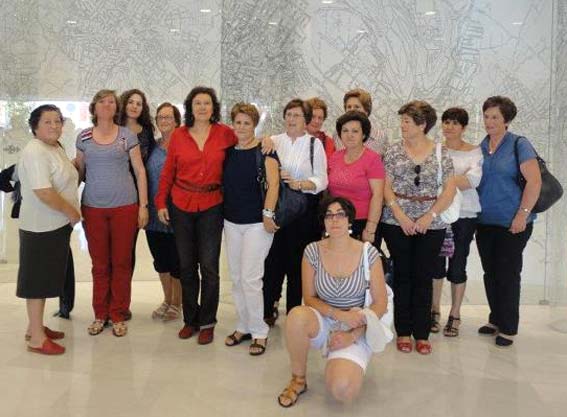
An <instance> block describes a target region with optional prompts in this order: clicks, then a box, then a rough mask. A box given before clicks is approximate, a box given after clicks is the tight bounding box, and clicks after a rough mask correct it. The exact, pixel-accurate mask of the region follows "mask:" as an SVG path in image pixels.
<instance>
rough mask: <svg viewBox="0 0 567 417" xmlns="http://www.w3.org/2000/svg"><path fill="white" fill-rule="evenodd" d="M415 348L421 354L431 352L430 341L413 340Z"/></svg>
mask: <svg viewBox="0 0 567 417" xmlns="http://www.w3.org/2000/svg"><path fill="white" fill-rule="evenodd" d="M415 350H416V351H417V353H419V354H421V355H429V354H431V343H429V341H428V340H418V341H416V342H415Z"/></svg>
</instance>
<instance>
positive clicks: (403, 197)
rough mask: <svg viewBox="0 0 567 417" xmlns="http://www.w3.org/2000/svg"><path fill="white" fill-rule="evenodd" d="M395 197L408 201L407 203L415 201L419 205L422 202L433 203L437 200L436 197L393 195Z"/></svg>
mask: <svg viewBox="0 0 567 417" xmlns="http://www.w3.org/2000/svg"><path fill="white" fill-rule="evenodd" d="M395 194H396V197H398V198H399V199H402V200H409V201H417V202H419V203H423V202H424V201H433V200H437V196H428V195H404V194H398V193H395Z"/></svg>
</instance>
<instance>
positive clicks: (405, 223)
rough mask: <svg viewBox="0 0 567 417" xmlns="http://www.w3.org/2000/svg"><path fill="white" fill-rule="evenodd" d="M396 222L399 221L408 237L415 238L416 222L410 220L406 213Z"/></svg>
mask: <svg viewBox="0 0 567 417" xmlns="http://www.w3.org/2000/svg"><path fill="white" fill-rule="evenodd" d="M396 220H397V221H398V223H399V224H400V227H401V228H402V230H403V232H404V234H405V235H406V236H413V235H415V234H416V231H415V227H416V225H415V222H414V221H413V220H412V219H410V218H409V217H408V216H407V215H406V214H405V213H403V212H402V213H401V214H400V215H399V216H398V217H397V218H396Z"/></svg>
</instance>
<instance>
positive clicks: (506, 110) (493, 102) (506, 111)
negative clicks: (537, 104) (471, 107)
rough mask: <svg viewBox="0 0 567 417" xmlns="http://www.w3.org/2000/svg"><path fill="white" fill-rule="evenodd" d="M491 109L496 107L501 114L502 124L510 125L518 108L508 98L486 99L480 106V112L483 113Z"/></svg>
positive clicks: (494, 97) (495, 97)
mask: <svg viewBox="0 0 567 417" xmlns="http://www.w3.org/2000/svg"><path fill="white" fill-rule="evenodd" d="M491 107H498V108H499V109H500V113H502V117H504V122H506V123H510V122H511V121H512V120H514V118H515V117H516V115H517V114H518V108H517V107H516V105H515V104H514V102H513V101H512V100H510V99H509V98H508V97H504V96H492V97H488V98H487V99H486V100H485V102H484V103H483V105H482V112H483V113H484V112H485V111H486V110H488V109H490V108H491Z"/></svg>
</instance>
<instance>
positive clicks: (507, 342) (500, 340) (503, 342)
mask: <svg viewBox="0 0 567 417" xmlns="http://www.w3.org/2000/svg"><path fill="white" fill-rule="evenodd" d="M495 342H496V346H500V347H508V346H511V345H512V343H514V341H513V340H512V339H508V338H506V337H502V336H500V335H498V336H496V339H495Z"/></svg>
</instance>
